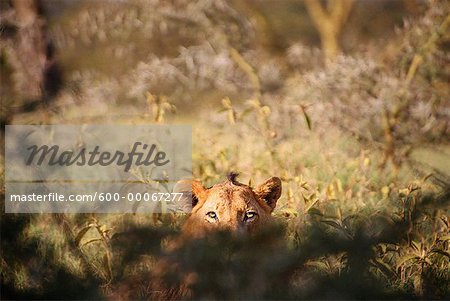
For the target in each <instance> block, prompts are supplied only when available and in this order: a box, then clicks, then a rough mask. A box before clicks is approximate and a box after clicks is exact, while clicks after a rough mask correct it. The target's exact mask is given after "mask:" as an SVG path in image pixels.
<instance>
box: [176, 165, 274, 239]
mask: <svg viewBox="0 0 450 301" xmlns="http://www.w3.org/2000/svg"><path fill="white" fill-rule="evenodd" d="M237 176H238V174H237V173H230V174H228V176H227V180H226V181H225V182H222V183H219V184H216V185H214V186H212V187H210V188H205V187H204V186H203V185H202V184H201V182H200V181H196V180H194V181H180V182H178V184H177V185H176V186H175V188H174V190H176V191H181V192H184V193H186V192H188V193H190V195H191V198H192V212H191V214H190V216H189V218H188V219H187V220H186V222H185V224H184V226H183V228H182V233H183V236H188V237H199V236H204V235H206V234H207V233H208V232H210V231H212V230H217V229H222V230H229V231H231V232H232V233H234V234H237V235H240V234H245V233H253V232H254V231H256V230H257V229H258V228H260V227H261V226H263V225H265V224H267V222H269V221H270V220H271V218H272V216H271V214H272V212H273V210H274V209H275V206H276V204H277V201H278V199H279V198H280V196H281V180H280V178H278V177H271V178H269V179H267V180H266V181H265V182H264V183H262V184H261V185H259V186H258V187H256V188H252V187H250V186H248V185H245V184H242V183H239V182H238V181H237V180H236V178H237ZM186 188H187V190H188V191H186Z"/></svg>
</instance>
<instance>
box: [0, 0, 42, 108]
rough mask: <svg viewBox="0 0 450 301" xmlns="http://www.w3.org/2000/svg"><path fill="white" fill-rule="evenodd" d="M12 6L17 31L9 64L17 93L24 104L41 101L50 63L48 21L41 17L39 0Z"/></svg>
mask: <svg viewBox="0 0 450 301" xmlns="http://www.w3.org/2000/svg"><path fill="white" fill-rule="evenodd" d="M11 3H12V5H13V8H14V11H15V13H16V22H15V23H16V24H15V25H16V26H17V28H18V30H17V33H16V36H15V37H14V39H13V45H12V48H13V49H11V50H13V51H10V52H9V53H8V54H7V60H8V64H10V65H11V66H12V68H13V81H14V88H15V92H16V93H17V94H18V95H20V96H21V97H20V98H22V99H24V100H25V99H27V100H35V99H40V98H41V97H42V88H43V85H44V74H45V68H46V62H47V55H46V50H47V49H46V48H47V47H46V46H47V41H46V40H47V39H46V33H45V20H44V19H43V18H41V17H40V15H39V6H38V3H37V1H36V0H12V1H11Z"/></svg>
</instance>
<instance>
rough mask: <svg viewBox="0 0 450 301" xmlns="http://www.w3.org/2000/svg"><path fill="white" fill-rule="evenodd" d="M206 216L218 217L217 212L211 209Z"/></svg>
mask: <svg viewBox="0 0 450 301" xmlns="http://www.w3.org/2000/svg"><path fill="white" fill-rule="evenodd" d="M206 216H207V217H209V218H211V219H217V214H216V213H215V212H213V211H209V212H208V213H206Z"/></svg>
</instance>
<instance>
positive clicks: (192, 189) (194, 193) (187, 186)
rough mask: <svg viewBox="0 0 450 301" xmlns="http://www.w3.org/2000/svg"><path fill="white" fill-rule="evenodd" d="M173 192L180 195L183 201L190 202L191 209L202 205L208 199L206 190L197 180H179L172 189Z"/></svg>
mask: <svg viewBox="0 0 450 301" xmlns="http://www.w3.org/2000/svg"><path fill="white" fill-rule="evenodd" d="M173 192H177V193H182V194H183V200H184V201H186V202H189V201H190V202H191V206H192V208H194V207H195V206H197V205H199V204H202V203H203V202H204V201H205V200H206V198H207V197H208V191H207V189H206V188H205V187H204V186H203V185H202V183H200V181H197V180H181V181H178V182H177V183H176V184H175V186H174V187H173Z"/></svg>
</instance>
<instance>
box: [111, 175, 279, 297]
mask: <svg viewBox="0 0 450 301" xmlns="http://www.w3.org/2000/svg"><path fill="white" fill-rule="evenodd" d="M237 176H238V174H237V173H230V174H228V175H227V179H226V180H225V181H224V182H222V183H219V184H216V185H214V186H212V187H209V188H206V187H204V186H203V184H202V183H201V182H200V181H198V180H183V181H180V182H178V183H177V184H176V185H175V187H174V192H182V193H183V196H184V198H183V199H184V201H189V202H190V203H191V204H189V205H191V206H192V212H191V213H190V215H189V217H188V218H187V219H186V221H185V223H184V225H183V226H182V228H181V233H180V235H178V236H177V237H175V238H172V239H171V240H170V241H168V242H167V244H166V245H165V246H164V250H165V254H166V255H165V256H162V257H161V258H158V260H157V262H155V265H154V266H153V271H152V274H153V276H152V277H151V278H152V279H149V280H148V282H147V281H144V282H141V283H139V281H134V282H133V283H131V285H130V283H129V284H125V285H124V286H122V288H120V289H119V290H118V291H116V294H114V295H113V296H111V297H113V299H114V300H130V299H152V300H180V299H189V298H192V297H193V296H192V291H191V289H190V288H191V287H192V286H193V285H195V283H196V282H197V280H198V277H199V276H200V275H197V274H196V273H195V272H193V271H189V270H186V269H184V270H183V268H182V267H181V266H182V265H183V262H182V261H180V259H179V258H178V256H179V255H176V254H180V253H181V254H183V252H184V251H183V250H185V249H184V248H185V247H186V246H188V248H189V244H190V243H192V242H193V241H199V240H202V239H205V238H208V236H209V235H208V234H211V235H212V234H213V232H215V231H228V232H230V233H231V235H236V236H239V237H242V236H244V235H251V234H252V233H255V232H256V231H258V229H261V228H262V227H264V226H265V225H268V224H270V222H271V221H272V215H271V214H272V212H273V210H274V209H275V206H276V204H277V201H278V199H279V198H280V196H281V180H280V178H278V177H271V178H269V179H267V180H266V181H264V182H263V183H262V184H261V185H259V186H258V187H256V188H252V187H250V186H248V185H245V184H242V183H239V182H238V181H237ZM174 254H175V255H174ZM181 260H182V259H181ZM180 264H181V266H180ZM167 274H172V275H177V277H178V278H179V279H180V281H179V282H178V284H177V285H175V286H172V285H170V284H168V283H167V282H166V281H164V279H165V277H166V275H167ZM138 287H140V288H138ZM142 290H144V291H145V292H144V293H143V294H142V293H141V294H139V295H140V296H136V293H137V292H138V291H141V292H142Z"/></svg>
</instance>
